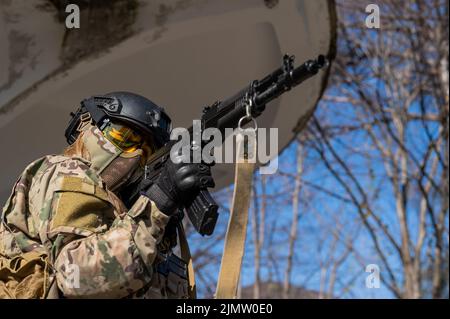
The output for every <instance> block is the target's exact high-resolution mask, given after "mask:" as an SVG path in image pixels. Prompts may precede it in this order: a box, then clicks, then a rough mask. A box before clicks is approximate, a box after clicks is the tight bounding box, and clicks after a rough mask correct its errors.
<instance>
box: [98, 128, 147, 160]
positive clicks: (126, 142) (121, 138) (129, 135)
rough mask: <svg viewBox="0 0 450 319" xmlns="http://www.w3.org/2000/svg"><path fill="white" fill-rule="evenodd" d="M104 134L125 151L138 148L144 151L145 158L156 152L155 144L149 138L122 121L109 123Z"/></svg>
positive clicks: (132, 150)
mask: <svg viewBox="0 0 450 319" xmlns="http://www.w3.org/2000/svg"><path fill="white" fill-rule="evenodd" d="M102 133H103V135H104V136H105V137H106V138H107V139H108V140H109V141H110V142H111V143H113V144H114V145H115V146H117V147H118V148H120V149H121V150H122V151H123V152H125V153H131V152H134V151H135V150H137V149H139V148H140V149H142V150H143V151H144V156H143V157H144V158H148V157H149V156H150V155H151V154H153V152H154V150H155V149H154V144H153V143H152V141H151V140H149V139H148V138H144V137H143V136H142V135H141V134H140V133H139V132H137V131H135V130H133V129H131V128H129V127H128V126H126V125H124V124H122V123H112V122H110V123H108V125H107V126H106V127H105V128H104V129H103V131H102Z"/></svg>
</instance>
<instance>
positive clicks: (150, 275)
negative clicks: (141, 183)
mask: <svg viewBox="0 0 450 319" xmlns="http://www.w3.org/2000/svg"><path fill="white" fill-rule="evenodd" d="M90 133H91V135H90V140H86V141H85V142H86V143H96V144H97V146H100V147H102V148H103V149H107V147H108V145H107V143H106V142H105V140H104V139H102V138H101V137H99V136H101V134H98V133H99V132H98V130H97V129H96V128H92V130H91V132H90ZM94 137H95V138H94ZM105 145H106V146H105ZM97 164H98V161H96V160H94V159H93V158H90V161H89V160H87V159H86V158H82V157H68V156H59V155H57V156H45V157H43V158H40V159H38V160H36V161H34V162H33V163H31V164H30V165H29V166H28V167H27V168H26V169H25V171H24V172H23V173H22V174H21V176H20V177H19V179H18V181H17V182H16V184H15V186H14V188H13V191H12V194H11V196H10V197H9V199H8V201H7V202H6V205H5V206H4V208H3V215H2V220H3V223H2V224H1V225H0V254H2V255H4V256H7V257H10V258H12V257H14V256H18V255H20V254H22V253H26V252H29V251H38V252H45V253H46V254H47V255H48V256H49V261H50V265H51V267H52V269H53V271H52V272H51V273H52V274H53V275H52V276H51V278H54V280H55V283H56V284H57V288H58V291H59V295H60V296H64V297H66V298H124V297H131V298H166V297H169V298H170V297H174V298H188V294H189V293H188V283H187V280H185V279H182V278H180V277H178V276H173V274H170V275H169V276H167V277H166V276H164V275H162V274H160V273H159V272H158V271H156V267H157V263H158V261H159V257H158V256H159V253H160V251H161V245H162V239H163V235H164V230H165V227H166V225H167V224H168V222H169V219H170V218H169V217H168V216H166V215H165V214H163V213H162V212H161V211H159V210H158V208H157V207H156V205H155V204H154V203H153V202H152V201H151V200H150V199H149V198H147V197H145V196H141V197H140V198H139V199H138V200H137V201H136V203H135V204H134V205H133V206H132V208H131V209H129V210H127V209H126V208H125V206H124V204H123V203H122V201H121V200H120V199H119V198H118V197H117V196H116V195H115V194H114V193H113V192H111V191H109V190H108V187H107V186H106V185H105V183H104V181H103V179H102V178H101V176H100V175H99V174H98V167H95V165H97ZM71 265H75V266H76V267H77V268H78V270H79V278H80V282H79V287H77V285H74V284H73V282H72V275H73V273H72V271H73V268H72V266H71Z"/></svg>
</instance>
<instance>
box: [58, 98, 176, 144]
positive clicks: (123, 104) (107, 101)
mask: <svg viewBox="0 0 450 319" xmlns="http://www.w3.org/2000/svg"><path fill="white" fill-rule="evenodd" d="M87 114H88V117H89V116H90V118H92V120H93V121H94V123H95V124H96V125H97V127H98V128H99V129H100V130H103V129H104V128H105V127H106V126H107V125H108V124H110V123H111V122H116V121H118V122H121V123H124V124H126V125H128V126H129V127H132V128H134V129H136V130H139V131H140V132H141V133H142V134H146V135H148V136H149V137H150V138H151V139H152V140H153V141H154V143H155V144H156V146H157V147H158V148H159V147H161V146H163V145H164V144H166V143H167V141H169V137H170V131H171V120H170V117H169V116H168V115H167V114H166V113H165V112H164V109H163V108H161V107H159V106H158V105H156V104H155V103H153V102H152V101H150V100H149V99H147V98H145V97H143V96H141V95H138V94H134V93H130V92H112V93H108V94H105V95H96V96H92V97H90V98H88V99H85V100H83V101H82V102H81V106H80V108H79V109H78V110H77V112H76V113H73V112H72V113H71V115H72V119H71V121H70V123H69V126H68V127H67V129H66V132H65V136H66V139H67V142H68V143H69V144H72V143H74V142H75V140H76V139H77V137H78V135H79V128H80V125H81V124H82V122H83V117H86V115H87Z"/></svg>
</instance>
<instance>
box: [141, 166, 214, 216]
mask: <svg viewBox="0 0 450 319" xmlns="http://www.w3.org/2000/svg"><path fill="white" fill-rule="evenodd" d="M214 186H215V184H214V180H213V178H212V176H211V165H210V164H203V163H179V164H175V163H173V162H172V161H171V160H168V161H167V162H166V164H165V166H164V168H163V170H162V172H161V174H160V175H159V177H158V178H157V179H156V181H155V182H154V183H153V184H152V185H151V186H150V188H149V189H148V190H147V192H146V196H147V197H149V198H150V199H151V200H152V201H153V202H154V203H155V204H156V207H158V209H159V210H160V211H161V212H163V213H164V214H166V215H168V216H171V215H173V214H174V213H175V212H176V211H177V209H178V208H181V207H185V206H186V205H187V204H189V203H190V202H192V201H193V200H194V199H195V197H196V196H197V195H198V193H199V192H200V189H204V188H207V187H214Z"/></svg>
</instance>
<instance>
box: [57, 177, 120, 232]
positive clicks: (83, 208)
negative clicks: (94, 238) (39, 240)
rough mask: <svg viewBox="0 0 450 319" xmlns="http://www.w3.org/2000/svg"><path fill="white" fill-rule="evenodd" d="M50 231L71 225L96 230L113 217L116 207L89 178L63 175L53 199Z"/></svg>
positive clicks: (102, 227) (104, 192) (105, 193)
mask: <svg viewBox="0 0 450 319" xmlns="http://www.w3.org/2000/svg"><path fill="white" fill-rule="evenodd" d="M53 207H54V211H53V217H52V221H51V226H50V232H52V231H54V230H55V229H56V228H59V227H62V226H64V227H72V228H74V229H76V228H78V229H84V230H88V231H92V232H97V231H99V230H101V229H104V225H105V224H109V223H110V222H111V220H112V219H114V212H113V211H114V208H113V207H112V205H111V204H110V202H109V199H108V194H107V192H106V191H105V190H104V189H102V188H101V187H100V186H98V185H95V184H93V183H92V182H91V181H89V180H87V179H83V178H80V177H74V176H62V177H61V178H60V179H59V180H58V184H57V185H56V189H55V197H54V199H53Z"/></svg>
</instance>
